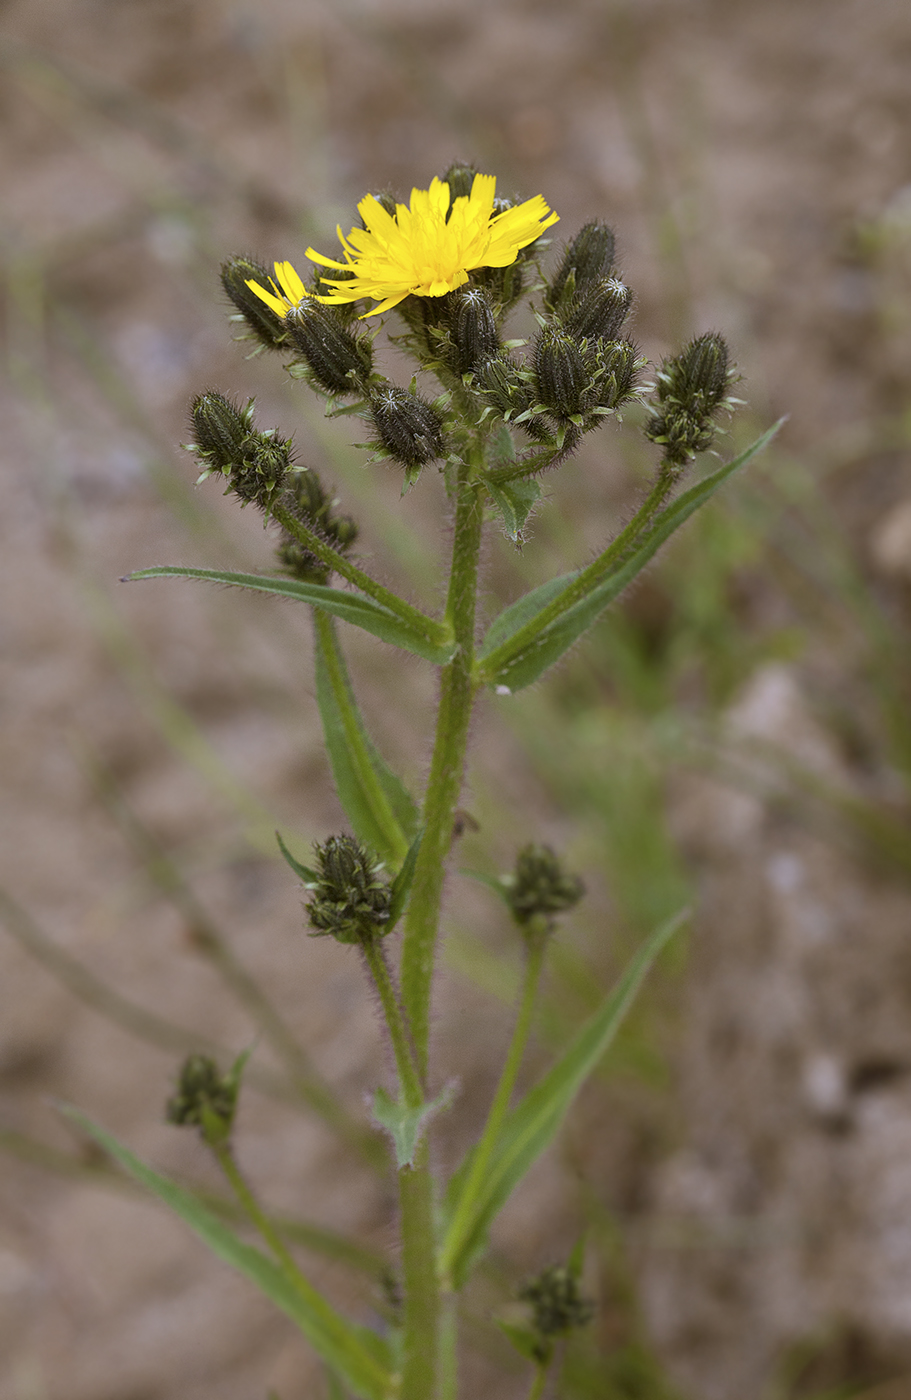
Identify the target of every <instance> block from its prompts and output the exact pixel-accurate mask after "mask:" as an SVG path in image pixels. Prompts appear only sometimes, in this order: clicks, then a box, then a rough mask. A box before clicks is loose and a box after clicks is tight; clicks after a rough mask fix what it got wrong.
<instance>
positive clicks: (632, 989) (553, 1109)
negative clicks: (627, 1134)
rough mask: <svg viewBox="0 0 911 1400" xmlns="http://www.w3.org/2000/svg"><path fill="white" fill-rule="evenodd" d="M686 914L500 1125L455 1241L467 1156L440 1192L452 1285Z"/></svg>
mask: <svg viewBox="0 0 911 1400" xmlns="http://www.w3.org/2000/svg"><path fill="white" fill-rule="evenodd" d="M688 917H689V911H688V910H683V911H681V912H680V913H678V914H675V915H674V917H673V918H672V919H669V920H668V922H667V923H665V924H662V926H661V927H660V928H659V929H657V930H656V932H655V933H653V934H652V936H651V937H650V938H649V939H647V940H646V942H645V943H644V944H643V946H642V947H641V948H640V950H639V952H638V953H637V954H636V955H635V957H634V958H633V960H632V962H631V963H630V964H629V966H628V967H627V969H626V971H625V972H624V974H623V976H622V977H621V978H620V980H619V982H618V983H617V985H616V986H615V987H614V988H613V989H612V990H611V991H610V992H609V993H608V995H607V997H606V998H605V999H604V1001H603V1002H602V1004H601V1006H600V1007H599V1008H598V1010H597V1011H596V1012H595V1013H594V1014H593V1015H592V1016H591V1017H590V1018H589V1019H588V1021H586V1023H585V1024H584V1025H583V1026H582V1028H581V1029H580V1030H579V1031H578V1033H577V1034H576V1036H575V1038H574V1040H573V1041H572V1043H571V1044H570V1045H569V1047H568V1048H567V1049H566V1050H565V1051H564V1053H563V1054H562V1055H561V1056H560V1058H559V1059H558V1060H557V1062H556V1063H555V1064H554V1065H552V1067H551V1068H550V1069H549V1070H548V1072H547V1074H545V1075H544V1077H543V1079H541V1080H539V1082H538V1083H537V1084H536V1085H535V1086H534V1088H533V1089H531V1090H530V1091H529V1092H528V1093H527V1094H526V1095H525V1098H524V1099H522V1100H521V1102H520V1103H519V1104H517V1106H516V1107H515V1108H514V1109H513V1110H512V1112H511V1113H510V1115H509V1117H508V1118H507V1120H506V1122H505V1124H504V1125H503V1131H502V1133H501V1135H500V1140H499V1142H498V1143H497V1146H496V1149H495V1152H494V1156H493V1158H492V1160H491V1162H490V1165H489V1168H488V1172H487V1176H486V1179H485V1181H484V1186H483V1190H482V1192H481V1195H480V1196H479V1198H478V1201H477V1204H476V1207H475V1211H474V1213H473V1216H472V1217H470V1219H469V1220H468V1222H467V1223H466V1226H465V1228H464V1230H463V1231H462V1232H461V1234H460V1236H459V1237H458V1238H456V1237H455V1235H454V1234H453V1232H452V1231H453V1222H454V1221H455V1220H456V1219H457V1218H458V1215H457V1211H458V1202H459V1198H460V1195H461V1192H462V1190H463V1188H464V1186H465V1184H466V1182H467V1181H468V1180H469V1178H470V1171H471V1161H472V1156H473V1152H470V1153H469V1154H468V1156H467V1157H466V1158H465V1161H464V1162H463V1163H462V1164H461V1166H460V1167H459V1168H458V1170H457V1171H456V1172H455V1174H454V1176H453V1177H452V1179H451V1181H450V1183H449V1186H448V1188H447V1191H446V1199H445V1203H444V1210H445V1215H446V1219H447V1222H448V1224H447V1230H446V1233H445V1235H444V1238H443V1244H442V1249H441V1253H442V1255H443V1256H444V1257H448V1258H450V1259H452V1261H453V1263H452V1269H451V1277H452V1284H453V1286H454V1287H455V1288H460V1287H461V1286H462V1285H463V1284H464V1282H465V1279H466V1278H467V1276H468V1273H469V1270H470V1269H471V1267H472V1265H473V1263H474V1262H475V1260H476V1259H477V1258H478V1257H479V1256H480V1254H481V1253H482V1251H483V1249H484V1247H485V1244H486V1239H487V1232H488V1230H489V1229H490V1226H491V1224H492V1223H493V1220H494V1219H495V1217H496V1216H497V1215H498V1213H499V1212H500V1210H501V1209H502V1208H503V1206H504V1205H505V1204H506V1201H507V1200H508V1199H509V1197H510V1196H511V1195H512V1192H513V1191H514V1190H515V1188H516V1187H517V1186H518V1184H519V1182H520V1181H521V1180H522V1179H523V1177H524V1176H525V1175H526V1173H527V1172H528V1171H529V1169H530V1168H531V1166H532V1165H533V1164H534V1163H535V1162H536V1161H537V1159H538V1157H539V1156H540V1155H541V1153H542V1152H543V1151H544V1150H545V1148H547V1147H549V1145H550V1144H551V1143H552V1142H553V1140H554V1138H555V1137H556V1135H557V1133H558V1132H559V1130H560V1127H561V1125H562V1123H563V1120H564V1118H565V1117H566V1115H567V1113H568V1112H569V1109H570V1107H571V1106H572V1103H573V1100H574V1099H575V1097H576V1095H577V1094H578V1092H579V1090H580V1089H581V1087H582V1085H583V1084H584V1082H585V1080H586V1079H587V1078H588V1076H589V1075H590V1074H591V1073H592V1071H593V1070H594V1069H595V1068H596V1067H597V1065H598V1062H599V1061H600V1059H601V1057H602V1055H603V1054H604V1052H605V1050H606V1049H607V1047H608V1046H609V1045H610V1043H611V1041H612V1040H613V1038H614V1036H615V1034H616V1032H617V1030H618V1028H619V1026H620V1024H621V1022H622V1020H623V1018H624V1016H625V1015H626V1012H627V1011H628V1010H629V1008H630V1006H631V1005H632V1002H633V999H634V998H635V996H636V993H637V992H638V990H639V988H640V986H641V985H642V982H643V980H644V978H645V976H646V974H647V972H648V971H649V969H650V967H651V966H652V963H653V962H654V961H655V959H656V957H657V956H658V954H659V953H660V952H661V950H662V948H663V947H664V946H665V944H666V943H667V942H668V941H669V939H670V938H671V937H672V936H673V934H674V933H675V932H676V931H677V929H679V928H680V926H681V925H682V924H683V923H684V922H685V921H686V919H687V918H688Z"/></svg>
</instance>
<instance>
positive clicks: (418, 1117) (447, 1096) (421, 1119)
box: [373, 1084, 452, 1169]
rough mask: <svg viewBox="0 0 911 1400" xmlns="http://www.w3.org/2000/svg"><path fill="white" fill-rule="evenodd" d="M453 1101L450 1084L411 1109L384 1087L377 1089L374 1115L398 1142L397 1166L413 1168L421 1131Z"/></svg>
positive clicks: (395, 1141)
mask: <svg viewBox="0 0 911 1400" xmlns="http://www.w3.org/2000/svg"><path fill="white" fill-rule="evenodd" d="M451 1103H452V1086H451V1085H449V1084H447V1086H446V1088H445V1089H444V1090H443V1092H442V1093H441V1094H438V1095H437V1097H436V1098H435V1099H433V1100H432V1102H431V1103H422V1104H419V1105H418V1107H417V1108H408V1107H406V1105H405V1104H402V1103H396V1101H395V1099H393V1098H392V1096H391V1095H390V1094H388V1093H387V1092H386V1090H385V1089H377V1091H376V1093H375V1095H374V1097H373V1116H374V1118H375V1119H376V1121H377V1122H378V1123H379V1125H380V1127H382V1128H385V1129H386V1131H387V1133H388V1134H389V1136H390V1137H391V1138H392V1141H393V1144H394V1145H395V1160H396V1164H397V1165H398V1167H399V1168H400V1169H401V1168H402V1167H410V1166H411V1164H412V1162H413V1161H414V1154H415V1152H417V1150H418V1143H419V1142H420V1140H421V1134H422V1133H423V1131H424V1127H425V1125H426V1123H427V1122H428V1120H429V1119H430V1118H432V1117H433V1115H434V1114H435V1113H439V1112H440V1110H441V1109H444V1108H448V1107H449V1105H450V1104H451Z"/></svg>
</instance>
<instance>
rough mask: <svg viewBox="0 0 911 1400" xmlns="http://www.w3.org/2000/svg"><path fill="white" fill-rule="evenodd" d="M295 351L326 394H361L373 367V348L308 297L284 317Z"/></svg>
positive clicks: (333, 314)
mask: <svg viewBox="0 0 911 1400" xmlns="http://www.w3.org/2000/svg"><path fill="white" fill-rule="evenodd" d="M285 321H286V323H287V327H288V333H289V335H290V337H291V341H292V343H293V344H294V347H295V349H297V350H299V351H300V353H301V355H302V356H303V358H304V360H305V361H306V363H307V365H308V367H309V369H310V374H311V377H312V379H313V380H314V382H315V383H316V384H317V385H318V386H319V388H321V389H325V391H326V392H327V393H329V394H339V395H341V394H349V395H350V394H358V393H363V392H364V389H365V386H366V383H367V379H368V377H369V375H370V371H371V368H372V366H373V345H372V343H371V340H370V337H369V336H366V335H359V336H357V335H353V334H352V333H351V331H349V330H347V329H346V328H345V326H344V325H343V324H342V321H341V320H340V319H339V317H338V316H336V314H335V312H334V311H333V310H331V309H330V308H329V307H328V306H323V305H322V303H321V302H318V301H316V300H315V299H314V298H313V297H308V298H306V299H305V300H304V301H302V302H301V303H300V305H298V306H296V307H295V308H294V309H293V310H292V311H289V312H288V315H287V316H286V317H285Z"/></svg>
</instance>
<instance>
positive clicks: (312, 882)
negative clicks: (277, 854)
mask: <svg viewBox="0 0 911 1400" xmlns="http://www.w3.org/2000/svg"><path fill="white" fill-rule="evenodd" d="M275 839H276V841H277V842H278V849H279V850H280V851H281V853H282V855H283V856H284V858H285V860H286V861H287V862H288V864H289V865H290V867H291V869H292V870H293V871H294V873H295V875H296V876H297V877H298V879H300V880H303V882H304V884H305V885H306V886H307V888H308V889H310V888H311V886H312V887H313V888H315V887H316V886H317V885H318V884H319V878H320V877H319V872H318V871H317V870H311V868H310V866H309V865H301V863H300V861H299V860H295V858H294V856H293V855H292V854H291V852H290V851H289V850H288V847H287V846H286V845H285V843H284V841H283V840H282V838H281V833H280V832H278V831H276V833H275Z"/></svg>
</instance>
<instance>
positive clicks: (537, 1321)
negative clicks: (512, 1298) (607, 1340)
mask: <svg viewBox="0 0 911 1400" xmlns="http://www.w3.org/2000/svg"><path fill="white" fill-rule="evenodd" d="M519 1297H520V1298H521V1300H522V1301H523V1302H525V1303H530V1304H531V1308H532V1325H533V1327H534V1329H535V1331H536V1332H537V1333H538V1334H539V1335H540V1337H541V1338H542V1340H546V1341H551V1340H552V1339H553V1338H555V1337H562V1336H565V1334H566V1333H567V1332H571V1331H573V1330H574V1329H575V1328H576V1327H584V1326H585V1325H586V1323H588V1322H591V1320H592V1318H593V1317H594V1314H595V1308H594V1304H593V1303H592V1302H591V1300H590V1299H588V1298H585V1297H584V1296H583V1294H582V1293H581V1291H580V1289H579V1280H578V1279H577V1278H576V1276H575V1274H574V1273H572V1271H571V1270H570V1269H566V1268H563V1267H562V1266H560V1265H557V1264H554V1265H551V1267H550V1268H549V1269H545V1270H544V1271H543V1273H540V1274H539V1275H538V1277H537V1278H534V1279H532V1280H531V1281H530V1282H529V1283H526V1284H525V1286H524V1287H523V1288H521V1289H520V1290H519Z"/></svg>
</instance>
